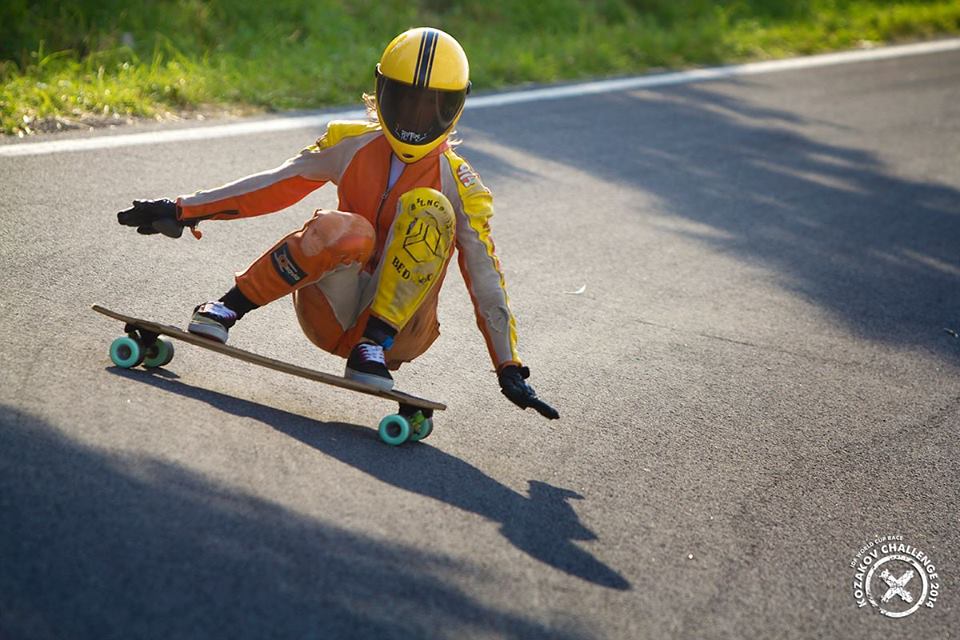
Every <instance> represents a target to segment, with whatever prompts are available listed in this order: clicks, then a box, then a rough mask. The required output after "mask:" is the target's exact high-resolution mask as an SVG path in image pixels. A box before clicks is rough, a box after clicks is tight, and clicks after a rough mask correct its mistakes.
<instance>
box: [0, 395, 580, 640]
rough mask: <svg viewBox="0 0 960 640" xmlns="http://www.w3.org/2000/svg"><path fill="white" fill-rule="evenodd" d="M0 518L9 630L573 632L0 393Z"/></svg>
mask: <svg viewBox="0 0 960 640" xmlns="http://www.w3.org/2000/svg"><path fill="white" fill-rule="evenodd" d="M272 415H273V416H274V417H276V418H277V419H281V418H284V416H283V415H282V414H281V413H280V412H277V413H275V414H272ZM284 419H285V418H284ZM305 422H307V421H304V420H302V419H301V420H300V421H299V423H298V426H297V427H295V428H296V429H300V428H302V426H303V424H304V423H305ZM0 522H2V526H0V566H2V571H0V637H3V638H9V639H11V640H12V639H14V638H31V639H35V640H43V639H47V638H50V639H55V638H57V639H58V638H97V639H98V640H105V639H110V638H257V639H259V638H318V639H320V638H378V639H379V638H425V637H444V638H458V637H462V636H463V635H464V633H465V630H469V633H470V634H474V633H476V634H478V635H483V636H491V637H493V636H496V637H506V638H564V639H572V638H573V637H582V635H581V634H580V633H574V634H571V633H569V632H568V631H565V630H562V629H556V628H548V627H547V626H544V625H543V624H541V623H539V622H535V621H532V620H529V619H527V618H525V617H524V616H522V615H516V614H512V613H506V612H503V611H498V610H494V609H491V608H489V607H488V606H486V605H483V604H481V603H479V602H477V601H475V600H474V599H472V598H471V597H470V596H468V595H467V594H465V593H463V592H462V591H460V590H459V589H458V588H457V587H455V586H452V583H451V582H452V579H453V578H454V577H455V576H456V575H458V574H461V573H464V572H466V573H471V574H475V573H477V572H478V571H480V570H479V569H478V568H476V567H471V566H465V565H464V564H463V563H461V562H458V561H456V560H454V559H451V558H449V557H445V556H443V555H439V554H436V553H433V552H431V551H429V550H428V549H427V548H425V547H424V546H411V545H406V544H400V543H392V542H390V543H388V542H383V541H381V540H376V539H373V538H369V537H366V536H364V535H363V534H360V533H357V532H353V531H347V530H344V529H340V528H338V527H335V526H332V525H330V524H327V523H323V522H318V521H316V520H313V519H310V518H305V517H302V516H300V515H298V514H296V513H294V512H291V511H289V510H287V509H285V508H283V507H280V506H277V505H276V504H273V503H270V502H268V501H264V500H262V499H259V498H256V497H253V496H250V495H247V494H244V493H241V492H239V491H236V490H233V489H228V488H226V487H223V486H220V485H217V484H215V483H213V482H211V481H210V480H208V479H206V478H204V477H202V476H200V475H198V474H196V473H194V472H193V471H191V470H189V469H186V468H184V467H182V466H180V465H177V464H171V463H168V462H163V461H159V460H155V459H150V458H143V457H136V456H131V455H113V454H109V453H106V452H103V451H100V450H95V449H91V448H88V447H86V446H84V445H81V444H79V443H77V442H75V441H72V440H70V439H69V438H68V437H67V436H66V435H64V432H63V431H62V430H61V429H59V428H58V427H56V426H54V425H51V424H48V423H47V422H45V421H44V420H43V419H40V418H38V417H35V416H32V415H30V414H27V413H23V412H20V411H18V410H16V409H12V408H9V407H2V406H0Z"/></svg>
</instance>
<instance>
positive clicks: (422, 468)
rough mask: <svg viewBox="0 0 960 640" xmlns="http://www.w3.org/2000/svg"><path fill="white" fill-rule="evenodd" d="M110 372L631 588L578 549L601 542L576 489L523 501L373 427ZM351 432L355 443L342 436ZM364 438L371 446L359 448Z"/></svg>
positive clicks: (547, 559) (533, 494) (546, 490)
mask: <svg viewBox="0 0 960 640" xmlns="http://www.w3.org/2000/svg"><path fill="white" fill-rule="evenodd" d="M108 370H109V371H111V372H113V373H115V374H117V375H122V376H124V377H128V378H130V379H131V380H136V381H139V382H143V383H146V384H149V385H152V386H154V387H158V388H160V389H163V390H165V391H168V392H171V393H176V394H177V395H181V396H184V397H188V398H192V399H194V400H199V401H201V402H205V403H207V404H209V405H211V406H213V407H216V408H217V409H219V410H221V411H224V412H226V413H230V414H233V415H237V416H243V417H247V418H253V419H255V420H258V421H259V422H262V423H263V424H266V425H268V426H270V427H271V428H273V429H276V430H277V431H279V432H281V433H283V434H285V435H287V436H290V437H291V438H294V439H295V440H299V441H300V442H302V443H304V444H306V445H308V446H310V447H312V448H314V449H316V450H318V451H320V452H321V453H324V454H326V455H328V456H330V457H332V458H335V459H337V460H339V461H341V462H343V463H345V464H348V465H350V466H351V467H354V468H355V469H359V470H360V471H363V472H364V473H366V474H368V475H370V476H373V477H375V478H377V479H378V480H380V481H382V482H385V483H387V484H389V485H392V486H394V487H396V488H398V489H402V490H404V491H409V492H411V493H416V494H418V495H422V496H425V497H428V498H433V499H434V500H438V501H441V502H444V503H446V504H449V505H451V506H453V507H456V508H458V509H462V510H463V511H467V512H470V513H475V514H477V515H480V516H482V517H484V518H486V519H488V520H490V521H492V522H496V523H499V524H500V532H501V533H502V534H503V536H504V537H505V538H506V539H507V540H508V541H509V542H510V543H511V544H512V545H513V546H515V547H516V548H517V549H519V550H521V551H523V552H524V553H526V554H528V555H530V556H531V557H533V558H536V559H537V560H539V561H541V562H543V563H545V564H547V565H549V566H551V567H553V568H555V569H558V570H560V571H563V572H564V573H567V574H569V575H572V576H575V577H577V578H580V579H582V580H586V581H587V582H591V583H593V584H596V585H599V586H602V587H607V588H610V589H617V590H628V589H630V583H629V582H628V581H627V580H626V579H625V578H624V577H623V576H621V575H620V574H619V573H618V572H616V571H615V570H613V569H611V568H610V567H608V566H606V565H605V564H603V563H602V562H600V561H599V560H597V559H596V558H594V557H593V555H591V554H590V553H589V552H587V551H585V550H583V549H581V548H580V547H578V546H576V545H575V544H574V541H575V540H596V535H595V534H594V533H593V532H592V531H590V530H589V529H587V528H586V527H585V526H584V525H583V524H582V523H581V522H580V519H579V518H578V517H577V514H576V512H575V511H574V510H573V507H572V506H571V505H570V502H569V501H570V500H582V499H583V496H581V495H579V494H578V493H576V492H574V491H570V490H568V489H562V488H559V487H555V486H553V485H550V484H547V483H545V482H540V481H537V480H531V481H530V482H529V490H528V495H526V496H524V495H523V494H521V493H518V492H516V491H514V490H513V489H511V488H509V487H507V486H505V485H503V484H502V483H500V482H497V481H496V480H494V479H493V478H491V477H490V476H488V475H486V474H485V473H483V472H482V471H481V470H479V469H477V468H476V467H474V466H473V465H471V464H469V463H467V462H465V461H463V460H461V459H459V458H456V457H454V456H451V455H449V454H447V453H444V452H443V451H441V450H440V449H437V448H435V447H432V446H430V445H429V442H426V441H425V442H420V443H417V444H411V445H405V446H402V447H399V448H392V447H387V446H386V445H383V444H382V443H380V441H379V439H378V437H377V435H376V432H375V431H374V430H373V429H371V428H367V427H361V426H358V425H352V424H345V423H339V422H319V421H316V420H313V419H310V418H307V417H304V416H301V415H297V414H294V413H290V412H288V411H283V410H281V409H275V408H273V407H269V406H267V405H263V404H260V403H257V402H252V401H249V400H244V399H241V398H236V397H233V396H229V395H226V394H222V393H219V392H216V391H211V390H208V389H202V388H200V387H196V386H193V385H190V384H187V383H185V382H183V381H182V380H172V379H169V378H167V377H157V376H154V375H152V374H151V373H150V372H144V371H130V370H124V369H117V368H110V369H108ZM345 434H350V436H351V437H349V438H345V437H343V436H344V435H345ZM362 440H366V441H367V442H363V443H362V444H358V443H360V442H361V441H362Z"/></svg>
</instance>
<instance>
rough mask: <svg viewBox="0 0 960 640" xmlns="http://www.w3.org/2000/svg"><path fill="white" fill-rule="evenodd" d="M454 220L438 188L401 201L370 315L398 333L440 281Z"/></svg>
mask: <svg viewBox="0 0 960 640" xmlns="http://www.w3.org/2000/svg"><path fill="white" fill-rule="evenodd" d="M455 221H456V215H455V214H454V210H453V205H452V204H450V201H449V200H448V199H447V197H446V196H445V195H443V194H442V193H440V192H439V191H437V190H436V189H430V188H426V187H418V188H416V189H413V190H411V191H408V192H406V193H404V194H403V195H402V196H400V199H399V201H398V202H397V213H396V216H395V217H394V220H393V225H392V226H391V228H390V235H389V237H388V238H387V242H386V245H385V247H384V253H383V259H382V262H381V264H380V265H379V267H378V276H379V278H378V282H377V291H376V294H375V296H374V300H373V305H372V310H373V312H374V313H375V314H376V315H377V316H379V317H380V318H382V319H383V320H385V321H387V322H389V323H390V324H391V325H393V326H394V327H396V328H397V329H402V328H403V326H404V325H405V324H406V323H407V322H408V321H409V320H410V318H411V317H413V314H414V313H416V311H417V309H418V308H419V307H420V304H421V303H422V302H423V300H424V298H425V297H426V295H427V293H428V292H429V291H430V289H431V288H432V287H433V285H434V283H435V282H436V281H437V280H438V279H439V278H440V275H441V274H442V273H443V270H444V268H445V266H446V264H447V259H448V258H449V257H450V253H451V251H452V248H453V241H454V232H455Z"/></svg>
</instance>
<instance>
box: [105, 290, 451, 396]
mask: <svg viewBox="0 0 960 640" xmlns="http://www.w3.org/2000/svg"><path fill="white" fill-rule="evenodd" d="M92 308H93V310H94V311H96V312H97V313H102V314H103V315H105V316H107V317H110V318H113V319H114V320H119V321H120V322H124V323H126V324H129V325H132V326H134V327H137V328H138V329H143V330H145V331H150V332H153V333H157V334H160V335H164V336H169V337H171V338H173V339H174V340H180V341H182V342H188V343H190V344H192V345H195V346H198V347H203V348H204V349H209V350H210V351H216V352H217V353H222V354H223V355H225V356H230V357H231V358H236V359H238V360H243V361H244V362H249V363H251V364H256V365H259V366H261V367H266V368H267V369H273V370H275V371H280V372H281V373H289V374H290V375H294V376H298V377H300V378H306V379H307V380H313V381H315V382H322V383H324V384H329V385H333V386H335V387H340V388H342V389H349V390H350V391H357V392H359V393H365V394H367V395H370V396H377V397H379V398H384V399H385V400H394V401H396V402H401V403H403V404H408V405H411V406H414V407H418V408H421V409H434V410H437V411H443V410H444V409H446V408H447V405H445V404H443V403H442V402H434V401H433V400H427V399H426V398H420V397H417V396H413V395H410V394H409V393H404V392H403V391H397V390H396V389H391V390H389V391H387V390H384V389H380V388H377V387H374V386H372V385H368V384H364V383H363V382H357V381H356V380H350V379H348V378H344V377H342V376H338V375H334V374H332V373H324V372H323V371H315V370H314V369H308V368H306V367H301V366H299V365H295V364H290V363H289V362H283V361H282V360H276V359H274V358H268V357H266V356H262V355H260V354H258V353H253V352H252V351H245V350H244V349H238V348H236V347H231V346H228V345H225V344H222V343H220V342H217V341H216V340H211V339H210V338H205V337H203V336H198V335H196V334H193V333H188V332H186V331H184V330H183V329H181V328H179V327H175V326H173V325H169V324H160V323H158V322H151V321H150V320H143V319H141V318H134V317H133V316H127V315H124V314H122V313H117V312H116V311H111V310H110V309H107V308H106V307H102V306H100V305H98V304H95V305H93V307H92Z"/></svg>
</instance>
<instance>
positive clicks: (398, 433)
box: [377, 413, 410, 447]
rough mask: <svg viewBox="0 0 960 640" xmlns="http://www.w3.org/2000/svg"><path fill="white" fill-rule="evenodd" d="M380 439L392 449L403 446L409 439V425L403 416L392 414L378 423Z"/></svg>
mask: <svg viewBox="0 0 960 640" xmlns="http://www.w3.org/2000/svg"><path fill="white" fill-rule="evenodd" d="M377 431H378V432H379V433H380V439H381V440H383V441H384V442H386V443H387V444H389V445H390V446H392V447H395V446H397V445H400V444H403V443H404V442H406V441H407V439H408V438H409V437H410V423H409V422H407V419H406V418H404V417H403V416H401V415H399V414H396V413H393V414H390V415H389V416H387V417H386V418H384V419H383V420H381V421H380V428H379V429H378V430H377Z"/></svg>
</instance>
